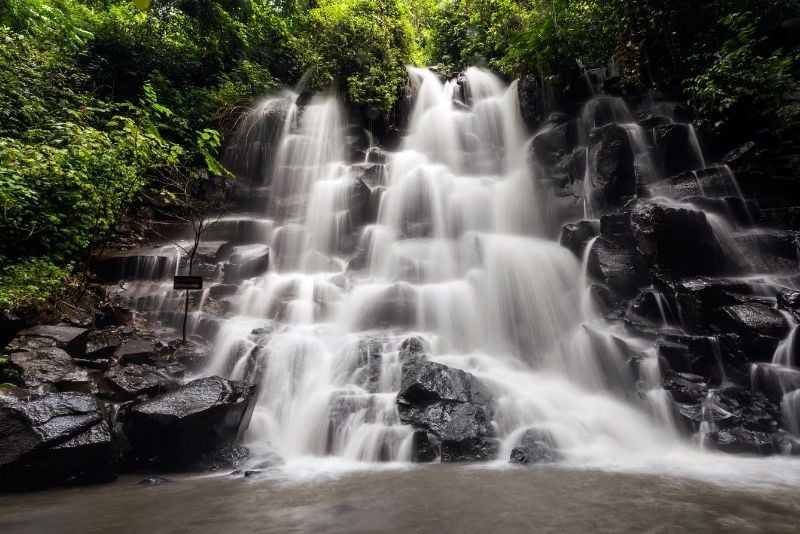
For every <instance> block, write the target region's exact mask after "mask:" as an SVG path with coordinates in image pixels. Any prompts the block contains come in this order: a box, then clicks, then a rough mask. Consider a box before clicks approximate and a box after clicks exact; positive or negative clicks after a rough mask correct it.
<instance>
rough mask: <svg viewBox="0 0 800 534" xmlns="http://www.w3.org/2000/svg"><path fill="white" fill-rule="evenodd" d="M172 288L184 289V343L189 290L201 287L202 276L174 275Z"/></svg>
mask: <svg viewBox="0 0 800 534" xmlns="http://www.w3.org/2000/svg"><path fill="white" fill-rule="evenodd" d="M172 289H174V290H179V289H185V290H186V300H185V302H184V305H183V344H184V345H185V344H186V323H187V321H188V320H189V291H190V290H193V289H203V277H202V276H175V277H173V279H172Z"/></svg>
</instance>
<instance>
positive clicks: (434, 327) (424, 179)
mask: <svg viewBox="0 0 800 534" xmlns="http://www.w3.org/2000/svg"><path fill="white" fill-rule="evenodd" d="M409 74H410V77H411V81H412V90H413V95H414V102H415V104H414V108H413V111H412V113H411V115H410V118H409V129H408V135H407V136H406V137H405V138H404V140H403V141H402V143H401V145H400V147H399V149H398V150H397V151H396V152H394V153H392V154H390V155H389V156H388V160H387V162H386V163H385V168H383V169H381V174H380V176H381V180H380V181H381V185H379V186H376V185H374V184H371V185H369V186H367V185H365V182H363V181H361V180H360V179H359V178H358V177H357V176H358V174H357V173H356V167H357V165H350V164H349V163H348V162H347V161H346V155H345V152H346V151H345V145H344V135H343V133H342V132H343V130H342V129H343V124H344V120H343V118H342V112H341V110H340V107H339V104H338V102H337V101H336V100H335V99H334V98H332V97H329V98H323V97H317V98H315V99H313V100H312V101H311V103H310V104H308V105H306V106H302V107H298V106H295V105H294V103H293V102H291V101H290V102H288V103H286V104H285V106H286V109H288V110H289V111H288V112H287V113H285V115H284V116H285V119H284V120H283V121H280V122H279V123H278V124H273V126H272V128H273V129H275V128H277V129H279V130H280V133H279V134H278V138H279V139H280V141H279V142H278V144H277V149H276V150H275V155H274V164H273V165H271V167H270V169H269V170H268V171H265V172H268V173H269V174H270V176H271V177H272V195H271V200H270V201H269V208H268V217H269V218H268V219H267V221H268V224H267V223H265V224H267V226H268V228H269V232H268V233H269V237H268V238H267V237H266V236H265V238H264V241H263V243H264V244H269V245H270V246H271V258H270V270H269V272H268V273H267V274H265V275H262V276H258V277H254V278H250V279H247V280H245V281H244V282H242V283H241V284H240V285H239V288H238V293H237V294H236V296H235V297H234V298H233V302H234V310H233V312H232V314H231V315H230V316H229V318H228V319H226V320H225V322H224V323H223V325H222V326H221V328H220V330H219V333H218V335H217V338H216V341H215V352H214V355H213V358H212V361H211V363H210V364H209V366H208V368H207V369H206V370H205V372H206V373H209V374H211V373H213V374H222V375H225V376H228V377H231V378H236V379H247V380H250V381H251V382H253V383H257V384H259V385H260V387H259V397H258V401H257V406H256V408H255V411H254V415H253V419H252V422H251V424H250V428H249V429H248V431H247V434H246V436H245V439H246V444H247V445H248V446H250V448H251V450H252V451H253V452H254V453H255V454H256V455H258V454H260V453H263V454H267V453H270V452H277V453H278V454H280V455H281V456H283V457H284V458H286V459H287V460H292V459H301V458H308V457H322V456H329V457H334V458H335V459H336V460H335V461H343V460H350V461H361V462H377V461H408V460H410V458H411V436H412V433H413V429H412V428H411V427H409V426H405V425H402V424H401V423H400V419H399V415H398V412H397V408H396V396H397V391H398V389H399V386H400V377H401V368H402V365H403V360H402V358H403V354H402V352H401V351H400V348H401V344H402V343H403V341H404V340H406V339H408V338H409V337H412V336H418V337H420V338H421V339H422V340H423V344H424V345H425V347H426V350H425V352H426V353H427V354H428V357H429V359H431V360H433V361H436V362H440V363H442V364H445V365H447V366H451V367H455V368H460V369H464V370H466V371H468V372H470V373H472V374H474V375H475V376H476V377H477V378H478V379H479V380H481V381H482V382H483V383H484V384H485V385H486V387H487V389H488V390H489V391H490V392H491V393H492V396H493V403H492V405H493V409H492V414H493V416H492V417H493V420H492V426H493V428H494V432H495V435H496V437H497V438H499V440H500V442H501V443H500V448H499V451H500V452H499V456H498V461H500V462H507V461H508V456H509V453H510V450H511V448H512V447H514V446H515V445H516V442H517V439H518V438H519V436H520V435H521V434H522V433H523V432H524V430H526V429H528V428H531V427H536V428H540V429H545V430H547V431H548V432H549V433H550V435H551V436H552V438H553V440H554V442H555V445H556V446H557V447H558V449H559V450H560V452H561V454H562V455H563V457H564V459H565V461H566V462H569V463H576V464H590V465H609V464H613V465H616V466H622V465H625V466H641V465H656V464H659V462H661V461H662V459H663V458H665V457H670V456H671V457H672V458H673V460H676V458H675V454H674V452H675V451H681V452H680V455H681V456H680V462H681V463H685V462H686V459H687V455H688V456H691V453H689V452H686V451H687V450H686V449H684V447H688V445H681V444H680V440H679V439H678V438H677V437H676V436H677V434H676V432H675V431H674V430H672V427H673V423H672V415H671V412H670V409H669V407H668V401H667V397H666V395H665V394H664V391H663V390H662V389H661V387H660V378H659V375H658V365H657V361H656V358H655V353H654V350H652V347H651V346H650V345H647V344H645V343H638V344H637V342H636V341H635V340H628V344H629V347H625V343H623V342H621V340H620V334H619V333H618V332H615V333H614V335H612V332H611V330H610V327H609V325H607V324H606V323H604V322H603V321H602V320H601V319H599V318H598V317H597V316H596V315H595V313H594V311H593V310H592V309H591V305H589V300H588V299H587V298H586V295H585V293H586V291H587V284H586V283H585V280H584V277H585V275H584V273H583V272H582V269H581V267H582V266H581V265H580V263H579V261H578V260H577V259H576V258H575V257H574V256H573V255H572V254H571V253H570V252H569V251H568V250H567V249H565V248H563V247H561V246H559V245H558V244H557V243H556V242H554V241H550V240H546V239H543V238H541V237H537V236H541V235H546V227H547V224H548V222H549V221H547V220H545V217H544V215H543V213H544V212H545V210H544V209H543V205H544V204H545V203H546V202H547V200H546V199H539V198H537V193H536V190H535V188H534V187H533V182H534V181H533V180H532V179H531V176H530V170H529V168H528V166H527V165H526V142H527V140H526V136H525V133H524V128H523V125H522V120H521V117H520V113H519V109H518V102H517V91H516V88H515V86H514V85H513V84H512V85H511V86H510V87H509V86H506V85H505V84H503V83H502V82H501V81H500V80H499V79H498V78H496V77H495V76H493V75H492V74H490V73H488V72H486V71H482V70H479V69H476V68H471V69H469V70H468V71H467V72H466V76H465V80H466V81H465V84H464V85H458V84H457V83H455V82H446V83H442V82H441V81H440V80H439V79H438V78H437V76H436V75H434V74H433V73H432V72H430V71H428V70H424V69H413V68H412V69H410V70H409ZM290 100H291V99H290ZM597 106H598V108H597V109H596V110H594V112H593V113H588V112H587V113H586V114H585V115H584V118H585V121H586V126H587V128H589V127H593V126H597V125H598V124H601V123H603V122H604V121H606V120H607V121H609V122H610V121H614V122H621V123H630V122H632V118H631V117H630V113H629V112H628V111H627V109H626V108H623V106H622V105H621V101H617V100H613V99H601V100H599V101H598V104H597ZM601 115H602V116H603V118H600V116H601ZM589 123H591V124H589ZM253 127H254V128H255V126H253ZM632 134H634V135H638V133H637V132H632ZM270 135H272V133H271V132H270ZM243 142H246V141H243ZM648 164H649V163H648ZM370 189H371V190H370ZM373 204H374V206H373V209H375V212H374V214H373V216H374V222H371V223H370V224H363V221H366V220H368V219H367V218H366V217H365V216H364V215H363V213H364V210H365V206H367V205H370V206H372V205H373ZM358 259H360V261H358V262H357V261H356V260H358ZM626 348H627V349H629V350H626ZM631 352H635V353H637V354H639V355H640V356H641V357H642V358H643V359H642V361H641V362H640V363H639V365H640V370H639V376H636V374H635V373H634V371H633V368H632V366H631V365H630V362H629V361H628V360H629V359H630V354H631ZM637 380H641V381H642V383H643V384H644V390H645V391H644V394H643V395H640V394H637V393H639V391H640V389H637V383H636V381H637ZM642 383H640V384H638V386H639V388H641V386H642ZM640 397H643V400H640ZM697 454H699V453H697ZM665 455H666V456H665ZM676 461H677V460H676ZM704 461H705V460H700V461H699V462H698V464H701V463H702V462H704Z"/></svg>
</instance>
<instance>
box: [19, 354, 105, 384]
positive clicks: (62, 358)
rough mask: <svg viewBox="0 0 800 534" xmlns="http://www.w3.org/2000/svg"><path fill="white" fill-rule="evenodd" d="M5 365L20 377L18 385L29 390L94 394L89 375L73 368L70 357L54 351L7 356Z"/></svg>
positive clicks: (76, 367)
mask: <svg viewBox="0 0 800 534" xmlns="http://www.w3.org/2000/svg"><path fill="white" fill-rule="evenodd" d="M8 363H9V365H10V366H11V368H12V369H14V370H16V371H17V372H18V373H19V376H20V381H21V384H22V385H24V386H25V387H26V388H29V389H32V390H38V391H78V392H82V393H95V392H96V391H97V385H96V384H95V381H94V380H93V378H92V375H91V373H90V372H89V371H87V370H86V369H82V368H81V367H78V366H77V365H75V363H74V361H73V359H72V358H70V356H69V354H67V353H66V352H64V351H63V350H61V349H58V348H55V347H50V348H42V349H39V350H26V351H21V352H14V353H12V354H10V355H9V356H8Z"/></svg>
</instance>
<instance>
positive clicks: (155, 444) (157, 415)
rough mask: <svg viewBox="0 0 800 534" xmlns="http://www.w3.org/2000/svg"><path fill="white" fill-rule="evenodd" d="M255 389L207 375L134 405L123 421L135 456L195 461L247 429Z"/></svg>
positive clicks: (177, 463) (179, 462)
mask: <svg viewBox="0 0 800 534" xmlns="http://www.w3.org/2000/svg"><path fill="white" fill-rule="evenodd" d="M254 394H255V387H254V386H250V385H248V384H246V383H244V382H232V381H228V380H225V379H223V378H220V377H217V376H212V377H208V378H200V379H198V380H194V381H192V382H189V383H188V384H186V385H184V386H183V387H181V388H180V389H178V390H176V391H172V392H170V393H165V394H163V395H161V396H159V397H156V398H154V399H152V400H149V401H147V402H143V403H142V404H139V405H137V406H134V407H133V408H132V409H131V410H130V412H128V414H127V416H126V420H125V425H124V428H125V435H126V436H127V438H128V441H129V442H130V444H131V446H132V447H133V450H134V452H135V454H136V455H137V456H138V457H139V459H140V460H151V459H155V460H157V462H158V463H159V464H161V465H163V466H167V467H180V466H185V465H190V464H192V463H193V462H196V461H197V460H199V459H200V458H201V456H203V455H204V454H208V453H210V452H212V451H214V450H216V449H218V448H220V447H222V446H225V445H227V444H230V443H232V442H234V441H235V440H236V438H237V436H238V435H239V432H240V430H242V429H244V428H246V427H247V425H248V424H249V418H250V415H251V414H252V409H253V408H254V404H253V397H254Z"/></svg>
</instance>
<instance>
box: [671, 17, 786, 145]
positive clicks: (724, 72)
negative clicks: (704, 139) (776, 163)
mask: <svg viewBox="0 0 800 534" xmlns="http://www.w3.org/2000/svg"><path fill="white" fill-rule="evenodd" d="M756 20H757V18H756V17H755V16H754V15H753V14H752V13H732V14H730V15H727V16H726V17H724V18H723V19H722V20H721V21H720V22H721V25H722V26H723V27H724V28H726V29H727V30H729V31H730V34H731V37H730V38H729V39H727V40H726V41H725V42H724V43H723V44H722V48H721V49H720V50H719V51H718V52H717V53H716V54H714V60H713V62H712V63H711V64H710V65H708V67H707V68H705V70H704V71H703V72H702V73H701V74H699V75H698V76H695V77H694V78H691V79H689V80H688V83H687V88H688V90H689V91H690V93H691V94H693V95H694V96H695V97H696V99H697V102H698V104H699V106H700V110H701V111H702V116H703V117H704V118H705V120H706V121H707V122H708V123H709V126H711V127H712V128H715V129H720V128H724V127H725V126H726V125H727V124H728V123H729V122H730V121H731V119H732V118H733V117H736V116H737V115H739V114H741V113H747V112H748V110H752V109H756V110H758V111H759V114H760V115H762V116H763V117H764V118H765V119H767V120H765V121H760V123H759V124H756V125H753V126H756V127H761V128H762V129H763V130H762V132H761V133H762V134H764V135H769V134H773V135H777V136H784V135H790V134H791V133H792V132H791V131H792V130H795V131H796V129H797V124H798V120H800V101H798V99H797V98H796V97H795V96H794V95H796V94H797V93H798V92H799V91H800V83H798V81H797V80H796V79H795V78H794V77H793V76H792V67H793V65H794V64H795V63H796V61H797V58H796V57H792V56H790V55H788V54H787V53H785V52H784V51H783V50H781V49H776V50H771V51H770V50H767V51H766V53H762V52H761V51H760V50H759V45H761V44H762V43H764V41H766V38H765V37H763V36H761V37H759V34H758V28H757V26H756Z"/></svg>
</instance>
